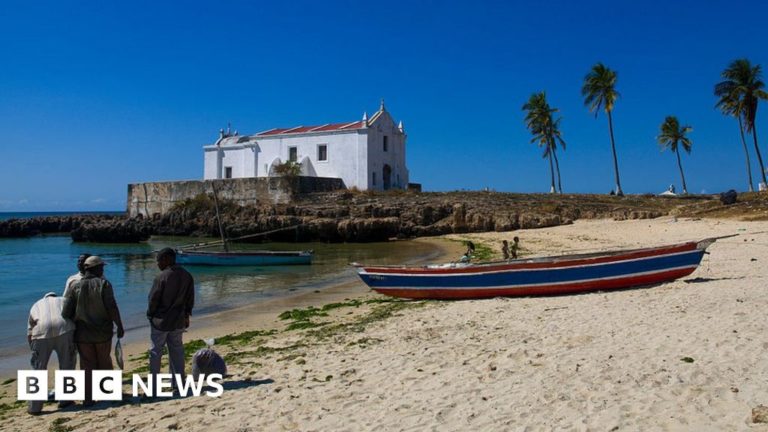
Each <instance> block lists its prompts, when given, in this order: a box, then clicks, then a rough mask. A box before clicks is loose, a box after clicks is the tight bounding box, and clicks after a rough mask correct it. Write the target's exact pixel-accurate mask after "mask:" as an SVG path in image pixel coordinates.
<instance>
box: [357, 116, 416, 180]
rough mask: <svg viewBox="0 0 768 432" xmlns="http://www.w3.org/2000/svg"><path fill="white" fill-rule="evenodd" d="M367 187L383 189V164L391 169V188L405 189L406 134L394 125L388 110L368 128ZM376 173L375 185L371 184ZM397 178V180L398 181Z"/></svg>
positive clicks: (406, 170) (406, 178) (406, 175)
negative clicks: (385, 140)
mask: <svg viewBox="0 0 768 432" xmlns="http://www.w3.org/2000/svg"><path fill="white" fill-rule="evenodd" d="M368 130H369V132H368V155H369V157H368V161H367V166H368V172H369V176H368V187H369V188H370V189H375V190H383V189H384V177H383V174H384V172H383V171H384V165H385V164H386V165H389V166H390V168H391V169H392V175H391V184H390V187H391V188H392V189H405V188H406V187H407V186H408V169H407V168H406V166H405V140H406V136H405V134H403V133H402V132H400V129H398V128H397V125H395V122H394V120H392V117H391V116H390V115H389V113H388V112H386V111H384V112H383V113H381V115H380V116H379V117H378V118H376V119H375V122H374V123H373V124H372V125H371V127H370V128H369V129H368ZM384 136H387V151H386V152H385V151H384ZM374 172H375V173H376V185H373V184H372V180H373V173H374ZM398 178H399V182H398Z"/></svg>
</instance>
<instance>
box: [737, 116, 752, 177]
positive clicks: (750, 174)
mask: <svg viewBox="0 0 768 432" xmlns="http://www.w3.org/2000/svg"><path fill="white" fill-rule="evenodd" d="M738 117H739V133H740V134H741V144H742V145H743V146H744V155H746V156H747V178H749V191H750V192H754V191H755V190H754V189H753V188H752V164H751V163H750V162H749V150H748V149H747V140H745V139H744V125H743V124H742V121H741V114H739V115H738Z"/></svg>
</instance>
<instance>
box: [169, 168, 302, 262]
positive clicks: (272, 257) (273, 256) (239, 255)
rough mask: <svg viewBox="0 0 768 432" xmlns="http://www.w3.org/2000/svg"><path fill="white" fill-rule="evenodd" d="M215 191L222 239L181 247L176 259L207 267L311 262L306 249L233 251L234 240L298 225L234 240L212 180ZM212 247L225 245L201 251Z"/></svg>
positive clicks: (217, 216) (282, 229)
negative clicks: (229, 235)
mask: <svg viewBox="0 0 768 432" xmlns="http://www.w3.org/2000/svg"><path fill="white" fill-rule="evenodd" d="M211 189H212V190H213V203H214V205H215V209H216V223H217V224H218V227H219V235H220V236H221V240H219V241H214V242H208V243H200V244H192V245H186V246H181V247H179V248H177V249H176V262H177V263H179V264H185V265H207V266H274V265H306V264H312V256H313V252H312V251H311V250H305V251H268V250H254V251H249V250H240V251H236V250H230V248H229V246H230V242H232V241H235V240H244V239H247V238H254V237H259V236H264V235H267V234H271V233H275V232H278V231H284V230H289V229H296V228H298V225H296V226H291V227H286V228H279V229H275V230H272V231H268V232H263V233H258V234H251V235H245V236H241V237H237V238H234V239H229V238H227V236H226V235H225V234H224V227H223V225H222V223H221V216H220V215H219V198H218V196H217V194H216V186H215V183H213V182H212V183H211ZM212 246H223V247H224V250H223V251H208V250H200V249H201V248H209V247H212Z"/></svg>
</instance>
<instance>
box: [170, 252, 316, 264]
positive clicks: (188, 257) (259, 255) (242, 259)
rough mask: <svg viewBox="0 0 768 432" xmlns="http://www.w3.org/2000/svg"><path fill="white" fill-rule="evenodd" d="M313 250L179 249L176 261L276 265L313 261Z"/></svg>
mask: <svg viewBox="0 0 768 432" xmlns="http://www.w3.org/2000/svg"><path fill="white" fill-rule="evenodd" d="M312 255H313V252H312V251H284V252H281V251H229V252H212V251H197V250H183V249H182V250H177V251H176V262H177V263H179V264H186V265H209V266H275V265H307V264H311V263H312Z"/></svg>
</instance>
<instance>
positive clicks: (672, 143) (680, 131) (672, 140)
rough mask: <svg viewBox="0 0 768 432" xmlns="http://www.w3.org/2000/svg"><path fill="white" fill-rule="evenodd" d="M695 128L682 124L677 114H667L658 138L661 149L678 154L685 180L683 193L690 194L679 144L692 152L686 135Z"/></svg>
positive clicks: (678, 165)
mask: <svg viewBox="0 0 768 432" xmlns="http://www.w3.org/2000/svg"><path fill="white" fill-rule="evenodd" d="M692 130H693V128H692V127H690V126H680V122H679V121H678V120H677V117H675V116H667V118H666V119H664V123H662V124H661V133H660V134H659V136H658V137H657V138H656V140H657V141H658V142H659V145H660V146H661V149H662V150H664V149H670V150H672V153H674V154H675V155H676V156H677V167H678V168H679V169H680V178H681V179H682V181H683V194H684V195H687V194H688V187H687V186H686V184H685V174H684V173H683V164H682V163H681V162H680V152H679V151H678V145H680V146H682V147H683V150H685V152H686V153H689V154H690V153H691V144H692V142H691V139H690V138H688V137H687V136H686V134H688V133H689V132H691V131H692Z"/></svg>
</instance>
